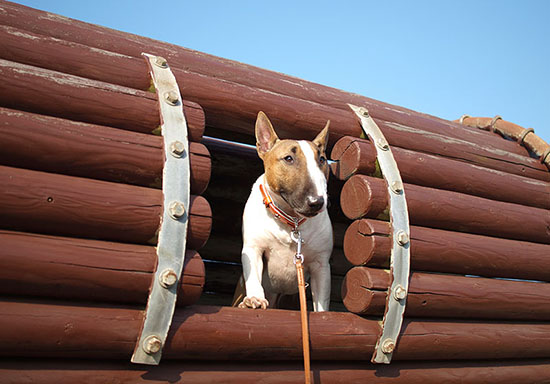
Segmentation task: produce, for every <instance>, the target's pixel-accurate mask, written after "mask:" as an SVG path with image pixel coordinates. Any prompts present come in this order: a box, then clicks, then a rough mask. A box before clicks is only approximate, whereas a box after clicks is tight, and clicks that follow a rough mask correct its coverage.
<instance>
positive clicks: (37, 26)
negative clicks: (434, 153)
mask: <svg viewBox="0 0 550 384" xmlns="http://www.w3.org/2000/svg"><path fill="white" fill-rule="evenodd" d="M4 11H5V12H3V14H2V18H1V19H0V22H1V23H2V24H4V25H5V26H11V27H13V28H16V29H24V30H26V31H27V32H26V33H20V31H15V36H13V35H14V31H13V28H11V29H8V28H6V30H5V32H4V36H3V40H5V42H6V43H5V44H6V45H7V48H8V49H7V51H8V52H9V53H8V55H10V57H11V56H16V57H17V58H18V60H21V61H22V62H25V60H29V61H33V60H35V61H37V60H38V61H39V62H40V61H41V62H47V63H51V64H55V63H56V60H55V58H49V60H48V59H41V58H40V57H37V56H38V55H37V54H36V51H39V52H40V51H43V52H40V54H41V55H48V54H49V52H50V51H51V50H53V51H54V52H56V51H62V50H63V48H64V47H70V48H72V49H74V45H75V44H74V43H77V44H78V45H80V46H89V47H93V48H96V49H97V48H99V49H100V50H103V51H110V52H113V53H116V54H118V55H115V56H123V55H125V56H127V57H141V52H144V50H146V51H148V52H152V53H154V54H158V55H162V56H164V57H166V58H167V59H168V60H169V62H170V65H171V67H173V68H180V69H182V68H183V69H186V70H187V71H189V72H192V73H195V74H197V75H200V76H201V77H212V78H213V77H221V78H222V79H223V80H224V81H225V82H226V83H236V84H242V85H244V86H248V87H252V88H258V89H261V90H265V91H267V92H269V93H275V94H280V95H281V96H285V97H287V98H296V99H299V100H306V101H309V102H313V103H316V104H320V105H323V106H325V108H326V107H330V108H334V109H340V110H343V111H346V112H349V109H348V107H347V103H350V102H352V103H355V104H359V105H365V106H367V107H368V108H369V109H370V111H371V114H372V115H373V116H375V117H376V118H380V119H383V120H386V121H395V122H397V123H399V124H404V125H414V126H416V127H421V129H424V130H426V131H428V132H432V133H438V132H441V131H445V132H448V133H449V135H450V137H454V138H457V139H461V138H464V137H466V138H467V140H469V141H471V142H490V143H491V144H492V145H493V144H494V146H496V147H497V148H501V149H504V150H507V151H511V152H514V153H518V154H522V155H525V151H524V150H522V149H520V148H518V146H517V145H514V144H515V143H508V142H506V141H502V140H498V138H497V137H496V136H495V135H491V134H488V133H487V132H484V131H479V130H476V129H470V128H468V129H464V127H462V126H460V125H459V124H456V123H454V122H451V121H446V120H443V119H439V118H436V117H433V116H429V115H426V114H421V113H418V112H414V111H411V110H409V109H406V108H402V107H397V106H393V105H390V104H387V103H382V102H379V101H376V100H373V99H369V98H366V97H363V96H359V95H356V94H351V93H348V92H344V91H340V90H337V89H334V88H330V87H326V86H322V85H319V84H315V83H310V82H307V81H303V80H300V79H296V78H294V77H291V76H286V75H283V74H279V73H275V72H272V71H268V70H264V69H261V68H257V67H253V66H250V65H246V64H241V63H237V62H234V61H231V60H225V59H221V58H218V57H215V56H211V55H207V54H203V53H201V52H196V51H193V50H189V49H185V48H182V47H178V46H174V45H172V44H167V43H163V42H159V41H155V40H152V39H148V38H145V37H141V36H135V35H130V34H127V33H124V32H120V31H116V30H112V29H108V28H104V27H100V26H97V25H91V24H87V23H83V22H79V21H77V20H71V19H69V18H64V17H56V16H55V15H52V14H48V13H45V12H42V11H38V10H33V9H29V8H26V7H22V6H18V5H11V4H6V5H5V7H4ZM29 32H30V33H31V34H29ZM36 34H41V35H45V36H51V37H53V38H57V39H61V40H63V41H64V42H63V44H59V45H58V46H55V48H54V47H53V46H52V45H51V44H52V42H51V41H49V42H48V41H47V37H45V36H42V37H41V39H37V38H36ZM26 35H27V36H26ZM29 35H30V36H29ZM21 40H26V41H25V42H24V43H22V42H21ZM50 40H53V39H50ZM53 42H54V43H55V40H54V41H53ZM32 43H34V45H40V46H42V47H43V48H34V49H33V46H32ZM71 43H72V44H71ZM45 47H49V48H50V49H49V50H46V49H45ZM145 48H147V49H145ZM109 56H112V55H108V54H102V55H100V57H101V58H102V59H103V60H101V61H105V58H106V57H109ZM66 57H71V55H70V54H67V55H66ZM90 58H91V57H90V55H89V54H88V62H89V59H90ZM117 58H118V57H117ZM118 59H120V58H118ZM81 61H82V59H77V63H79V64H80V62H81ZM103 65H105V64H103ZM73 67H77V68H78V67H81V65H75V66H73ZM117 67H118V68H124V67H125V66H124V65H120V66H117ZM68 69H71V68H68ZM73 70H74V69H73ZM95 72H99V73H101V71H97V70H96V71H95ZM105 72H106V73H111V72H112V71H109V70H107V71H105ZM127 79H128V75H127V74H126V75H124V74H123V75H122V76H119V77H115V76H113V80H112V81H111V82H113V83H115V84H117V82H116V81H117V80H118V81H123V80H125V81H128V80H127ZM141 84H144V82H143V80H141Z"/></svg>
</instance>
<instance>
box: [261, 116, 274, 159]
mask: <svg viewBox="0 0 550 384" xmlns="http://www.w3.org/2000/svg"><path fill="white" fill-rule="evenodd" d="M278 140H279V137H277V134H276V133H275V130H274V129H273V125H271V121H269V119H268V118H267V115H266V114H265V113H263V112H262V111H260V112H258V118H257V119H256V148H257V150H258V155H260V158H262V159H263V157H264V155H265V154H266V153H267V152H269V151H270V150H271V148H273V146H274V145H275V143H276V142H277V141H278Z"/></svg>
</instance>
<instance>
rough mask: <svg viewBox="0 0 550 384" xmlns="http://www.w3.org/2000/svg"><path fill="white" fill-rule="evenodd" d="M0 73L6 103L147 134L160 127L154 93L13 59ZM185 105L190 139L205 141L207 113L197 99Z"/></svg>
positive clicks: (1, 100)
mask: <svg viewBox="0 0 550 384" xmlns="http://www.w3.org/2000/svg"><path fill="white" fill-rule="evenodd" d="M0 75H1V76H2V83H1V88H0V90H1V92H0V105H1V106H3V107H7V108H12V109H19V110H23V111H27V112H34V113H39V114H44V115H49V116H56V117H61V118H65V119H70V120H76V121H81V122H85V123H91V124H98V125H106V126H111V127H115V128H121V129H126V130H129V131H137V132H143V133H151V132H153V131H155V130H157V129H158V127H159V125H160V117H159V112H158V101H157V98H156V95H155V94H153V93H149V92H144V91H140V90H136V89H131V88H126V87H122V86H118V85H113V84H108V83H103V82H100V81H96V80H90V79H85V78H81V77H77V76H73V75H68V74H64V73H60V72H55V71H51V70H46V69H42V68H37V67H32V66H28V65H24V64H19V63H14V62H11V61H7V60H0ZM36 95H40V97H36ZM183 106H184V112H185V115H186V117H187V123H188V129H189V137H190V140H192V141H200V139H201V137H202V133H203V132H204V112H203V111H202V109H201V107H200V106H199V105H198V104H196V103H193V102H187V101H184V103H183Z"/></svg>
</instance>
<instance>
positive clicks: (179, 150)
mask: <svg viewBox="0 0 550 384" xmlns="http://www.w3.org/2000/svg"><path fill="white" fill-rule="evenodd" d="M184 152H185V145H183V143H182V142H181V141H178V140H176V141H172V142H171V143H170V153H171V154H172V156H174V157H181V156H182V155H183V153H184Z"/></svg>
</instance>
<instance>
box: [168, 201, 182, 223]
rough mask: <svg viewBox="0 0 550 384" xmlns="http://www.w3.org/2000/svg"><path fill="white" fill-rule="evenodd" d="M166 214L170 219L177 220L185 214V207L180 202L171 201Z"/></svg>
mask: <svg viewBox="0 0 550 384" xmlns="http://www.w3.org/2000/svg"><path fill="white" fill-rule="evenodd" d="M168 212H169V213H170V216H171V217H172V219H174V220H177V219H179V218H181V217H182V216H183V215H184V214H185V207H184V206H183V203H182V202H179V201H172V202H171V203H170V206H169V207H168Z"/></svg>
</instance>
